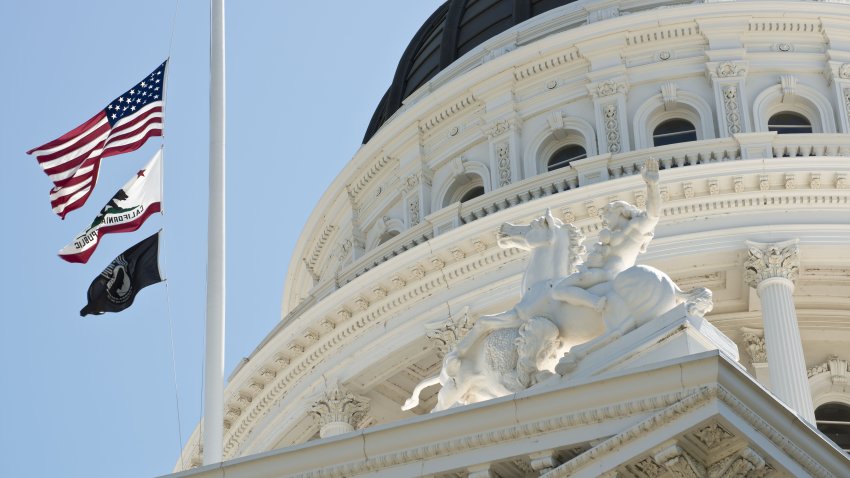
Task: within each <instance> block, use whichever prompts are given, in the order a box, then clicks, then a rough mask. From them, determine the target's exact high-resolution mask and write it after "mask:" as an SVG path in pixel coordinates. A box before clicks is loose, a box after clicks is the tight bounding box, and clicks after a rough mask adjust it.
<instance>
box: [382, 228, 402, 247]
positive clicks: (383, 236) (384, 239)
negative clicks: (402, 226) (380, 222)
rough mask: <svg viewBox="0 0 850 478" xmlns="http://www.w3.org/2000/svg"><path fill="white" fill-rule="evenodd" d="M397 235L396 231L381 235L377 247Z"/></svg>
mask: <svg viewBox="0 0 850 478" xmlns="http://www.w3.org/2000/svg"><path fill="white" fill-rule="evenodd" d="M398 234H399V232H398V231H387V232H385V233H383V234H381V237H379V238H378V245H381V244H383V243H385V242H387V241H389V240H390V239H392V238H394V237H395V236H397V235H398Z"/></svg>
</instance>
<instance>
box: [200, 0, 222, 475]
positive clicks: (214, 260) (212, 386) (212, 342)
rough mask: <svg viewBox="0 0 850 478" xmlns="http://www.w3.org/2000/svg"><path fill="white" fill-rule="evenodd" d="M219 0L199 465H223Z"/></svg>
mask: <svg viewBox="0 0 850 478" xmlns="http://www.w3.org/2000/svg"><path fill="white" fill-rule="evenodd" d="M224 103H225V87H224V0H211V1H210V173H209V174H210V190H209V220H208V224H207V227H208V229H207V244H208V245H207V320H206V353H205V358H204V464H205V465H209V464H212V463H219V462H221V460H222V441H223V438H224V297H225V275H224V272H225V271H224V265H225V257H224V251H225V247H224V245H225V244H224V233H225V228H224V225H225V221H224V219H225V214H224V212H225V211H224V204H225V202H224V192H225V179H224V169H225V168H224V125H225V108H224Z"/></svg>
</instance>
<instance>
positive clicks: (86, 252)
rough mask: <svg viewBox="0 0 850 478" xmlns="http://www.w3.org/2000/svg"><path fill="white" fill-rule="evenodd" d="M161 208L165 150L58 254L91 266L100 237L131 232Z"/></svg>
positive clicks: (129, 182)
mask: <svg viewBox="0 0 850 478" xmlns="http://www.w3.org/2000/svg"><path fill="white" fill-rule="evenodd" d="M161 208H162V149H161V148H160V150H159V151H157V152H156V154H155V155H154V156H153V158H152V159H151V160H150V162H149V163H148V164H147V166H145V168H144V169H142V170H141V171H139V172H138V173H136V176H135V177H134V178H133V179H131V180H129V181H128V182H127V184H125V185H124V187H122V188H121V189H119V190H118V192H117V193H115V195H114V196H112V199H110V200H109V202H108V203H106V206H103V209H101V210H100V213H99V214H98V215H97V217H95V218H94V221H92V223H91V225H90V226H89V227H88V228H86V230H85V231H83V232H81V233H80V234H78V235H77V237H76V238H74V240H73V241H72V242H71V243H70V244H68V245H67V246H65V247H64V248H62V250H61V251H59V257H61V258H62V259H65V260H66V261H68V262H79V263H83V264H85V263H86V262H88V260H89V257H91V255H92V253H94V250H95V249H96V248H97V244H98V240H99V239H100V236H102V235H104V234H108V233H110V232H132V231H135V230H136V229H138V228H140V227H141V226H142V224H143V223H144V222H145V220H146V219H147V218H148V217H149V216H150V215H151V214H153V213H155V212H160V210H161Z"/></svg>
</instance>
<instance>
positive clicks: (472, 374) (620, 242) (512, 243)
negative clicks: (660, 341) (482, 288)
mask: <svg viewBox="0 0 850 478" xmlns="http://www.w3.org/2000/svg"><path fill="white" fill-rule="evenodd" d="M641 175H642V176H643V179H644V182H645V183H646V188H647V194H646V208H645V209H643V210H642V209H641V208H639V207H637V206H635V205H632V204H629V203H627V202H625V201H614V202H611V203H609V204H608V205H607V206H605V207H604V208H603V210H602V214H601V216H602V225H603V228H602V230H600V232H599V235H598V240H597V242H596V243H594V244H593V245H592V246H591V247H590V248H589V250H587V251H586V250H585V247H584V246H583V244H582V243H583V241H584V236H583V234H582V233H581V231H580V230H579V229H578V228H577V227H575V226H573V225H572V224H564V223H563V222H562V221H560V220H559V219H557V218H555V217H554V216H553V215H552V213H551V211H548V210H547V211H546V213H545V214H544V215H543V216H541V217H539V218H537V219H535V220H533V221H532V222H531V223H530V224H528V225H514V224H509V223H505V224H503V225H502V226H501V228H500V231H499V239H498V243H499V245H500V246H501V247H503V248H510V247H515V248H519V249H523V250H526V251H528V252H529V260H528V266H527V268H526V271H525V274H524V276H523V279H522V295H521V298H520V300H519V302H518V303H517V304H516V305H515V306H514V307H513V308H511V309H509V310H506V311H504V312H501V313H498V314H494V315H487V316H482V317H480V318H479V319H478V320H477V321H476V322H475V324H474V326H473V327H472V328H471V329H470V330H469V332H468V333H467V334H466V335H465V336H464V337H463V338H462V339H461V340H460V341H459V342H458V343H457V345H456V346H455V347H454V349H453V350H450V351H449V353H447V354H446V356H445V358H444V360H443V366H442V370H441V371H440V373H439V375H438V376H434V377H431V378H428V379H426V380H424V381H423V382H422V383H420V384H419V385H418V386H417V387H416V389H415V390H414V392H413V397H411V398H410V399H409V400H408V401H407V402H406V403H405V405H404V407H403V409H405V410H407V409H410V408H413V407H414V406H416V405H417V404H418V403H419V398H418V396H419V393H420V392H421V390H422V389H423V388H425V387H427V386H431V385H436V384H440V385H441V386H442V388H441V389H440V393H439V395H438V398H437V405H436V406H435V407H434V409H433V411H439V410H445V409H447V408H451V407H454V406H459V405H465V404H470V403H476V402H480V401H483V400H488V399H491V398H496V397H500V396H504V395H508V394H511V393H515V392H518V391H521V390H525V389H527V388H529V387H532V386H534V385H535V384H537V383H540V382H542V381H544V380H547V379H551V378H552V377H555V376H557V375H560V376H566V375H569V374H570V372H572V371H573V370H574V369H575V367H576V366H577V365H578V363H579V362H580V361H581V359H582V358H583V357H585V356H586V355H587V354H589V353H591V352H592V351H594V350H597V349H598V348H600V347H602V346H604V345H605V344H607V343H610V342H612V341H614V340H616V339H617V338H619V337H621V336H623V335H624V334H626V333H628V332H629V331H631V330H633V329H635V328H636V327H639V326H640V325H642V324H645V323H647V322H649V321H651V320H652V319H654V318H656V317H659V316H660V315H662V314H663V313H665V312H667V311H669V310H670V309H672V308H673V307H675V306H676V305H678V304H681V303H686V305H687V311H688V313H689V314H693V315H699V316H701V315H703V314H705V313H707V312H708V311H709V310H711V307H712V300H711V291H709V290H708V289H705V288H697V289H694V290H692V291H688V292H684V291H682V290H680V289H679V288H678V287H677V286H676V284H675V283H674V282H673V281H672V279H670V277H669V276H668V275H667V274H665V273H663V272H661V271H659V270H658V269H655V268H653V267H649V266H646V265H636V261H637V258H638V255H639V254H640V253H642V252H645V251H646V248H647V246H648V245H649V242H650V241H651V240H652V237H653V233H654V230H655V226H656V225H657V224H658V221H659V218H660V211H661V196H660V193H659V187H658V180H659V173H658V162H657V161H656V160H653V159H649V160H647V161H646V162H645V164H644V166H643V168H642V171H641Z"/></svg>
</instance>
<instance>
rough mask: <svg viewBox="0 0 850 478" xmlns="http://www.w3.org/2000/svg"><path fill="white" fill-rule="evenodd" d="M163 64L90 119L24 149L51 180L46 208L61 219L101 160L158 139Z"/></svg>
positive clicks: (90, 184)
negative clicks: (51, 208) (51, 184)
mask: <svg viewBox="0 0 850 478" xmlns="http://www.w3.org/2000/svg"><path fill="white" fill-rule="evenodd" d="M166 63H168V60H166V61H164V62H162V64H161V65H159V67H157V69H156V70H154V71H153V73H151V74H150V75H148V76H146V77H145V79H143V80H142V81H140V82H139V83H138V84H136V85H135V86H134V87H132V88H130V90H129V91H127V92H126V93H124V94H123V95H121V96H119V97H118V98H116V99H115V100H113V101H112V102H111V103H109V105H108V106H107V107H106V108H104V109H103V110H101V111H99V112H98V113H97V114H96V115H94V117H92V118H91V119H90V120H88V121H86V122H85V123H83V124H81V125H80V126H77V127H76V128H74V129H73V130H71V131H69V132H67V133H65V134H64V135H62V136H61V137H59V138H57V139H54V140H53V141H51V142H49V143H47V144H44V145H42V146H39V147H37V148H33V149H31V150H29V151H27V154H32V155H34V156H35V157H36V159H37V160H38V164H39V165H41V168H42V169H43V170H44V172H45V173H46V174H47V175H48V176H49V177H50V180H51V181H53V184H54V187H53V188H52V189H51V190H50V205H51V206H52V207H53V212H55V213H56V214H58V215H59V216H60V217H61V218H62V219H65V215H66V214H68V213H69V212H71V211H73V210H74V209H77V208H79V207H81V206H82V205H83V204H85V202H86V200H87V199H88V198H89V195H91V192H92V190H93V189H94V185H95V183H96V182H97V173H98V170H99V168H100V160H101V159H102V158H106V157H108V156H114V155H116V154H121V153H129V152H130V151H135V150H137V149H138V148H139V147H141V146H142V145H143V144H144V143H145V141H147V139H148V138H150V137H151V136H162V105H163V100H162V95H163V92H164V91H165V88H164V86H165V65H166Z"/></svg>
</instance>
